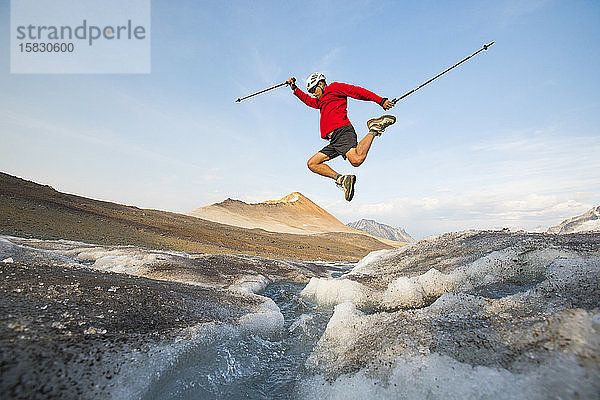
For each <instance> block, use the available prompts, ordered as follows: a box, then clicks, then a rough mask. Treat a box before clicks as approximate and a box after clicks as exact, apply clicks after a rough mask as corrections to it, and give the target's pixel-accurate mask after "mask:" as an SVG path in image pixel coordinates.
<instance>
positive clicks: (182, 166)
mask: <svg viewBox="0 0 600 400" xmlns="http://www.w3.org/2000/svg"><path fill="white" fill-rule="evenodd" d="M107 3H110V1H109V0H107ZM151 12H152V26H151V40H152V45H151V51H152V64H151V73H150V74H37V75H35V74H11V73H10V60H9V57H8V55H9V47H10V34H11V32H10V3H9V2H8V1H6V0H0V24H1V32H2V40H1V41H0V52H2V54H5V55H7V56H6V57H3V58H2V63H0V135H1V138H2V140H1V141H2V145H1V146H0V170H1V171H3V172H6V173H10V174H13V175H17V176H20V177H23V178H26V179H30V180H34V181H37V182H40V183H44V184H50V185H52V186H54V187H55V188H56V189H57V190H61V191H65V192H69V193H75V194H80V195H84V196H87V197H93V198H97V199H102V200H109V201H113V202H118V203H124V204H129V205H136V206H139V207H144V208H156V209H162V210H169V211H175V212H187V211H190V210H192V209H194V208H197V207H201V206H204V205H208V204H212V203H215V202H219V201H222V200H224V199H226V198H235V199H240V200H243V201H246V202H261V201H264V200H272V199H278V198H281V197H283V196H285V195H286V194H288V193H290V192H293V191H300V192H302V193H303V194H305V195H306V196H308V197H309V198H310V199H312V200H313V201H315V202H316V203H317V204H319V205H321V206H322V207H324V208H326V209H327V210H328V211H330V212H331V213H332V214H333V215H335V216H336V217H338V218H339V219H340V220H341V221H342V222H345V223H346V222H351V221H354V220H357V219H360V218H370V219H375V220H377V221H379V222H382V223H386V224H389V225H393V226H401V227H403V228H405V229H406V230H407V231H408V232H409V233H410V234H412V235H413V236H414V237H416V238H420V237H423V236H426V235H431V234H436V233H443V232H448V231H455V230H462V229H471V228H473V229H488V228H502V227H510V228H514V229H536V228H540V227H548V226H551V225H556V224H558V223H560V222H561V221H562V220H564V219H566V218H569V217H571V216H575V215H578V214H580V213H583V212H585V211H587V210H588V209H589V208H591V207H593V206H596V205H599V204H600V157H599V156H598V155H599V154H600V128H599V127H600V95H599V94H598V93H599V92H600V77H599V75H598V67H599V65H600V50H598V39H600V24H599V23H598V22H599V21H600V3H599V2H597V1H578V0H576V1H535V0H532V1H516V0H508V1H501V0H500V1H499V0H496V1H453V2H443V1H411V2H408V1H373V2H369V1H347V0H345V1H335V2H321V1H303V2H299V1H298V2H295V1H269V2H266V1H256V2H250V1H244V2H242V1H239V2H229V1H227V2H226V1H214V2H198V1H153V2H152V8H151ZM490 41H495V42H496V43H495V45H494V46H493V47H492V48H491V49H490V50H489V51H487V52H485V53H482V54H480V55H478V56H477V57H475V58H473V59H472V60H470V61H468V62H467V63H465V64H463V65H461V66H460V67H459V68H457V69H455V70H453V71H451V72H450V73H448V74H447V75H445V76H444V77H442V78H440V79H439V80H437V81H435V82H433V83H432V84H430V85H428V86H426V87H425V88H423V89H421V90H420V91H418V92H417V93H415V94H413V95H411V96H409V97H408V98H406V99H405V100H403V101H402V102H400V103H398V105H397V106H396V107H395V108H394V109H393V110H392V114H394V115H395V116H396V117H397V118H398V122H397V123H396V124H395V125H394V126H393V127H391V128H389V129H388V130H387V131H386V132H385V133H384V135H383V136H382V137H381V138H377V139H376V140H375V142H374V144H373V147H372V148H371V151H370V153H369V156H368V158H367V160H366V162H365V163H364V164H363V165H362V166H361V167H359V168H353V167H351V166H350V164H348V163H347V162H345V161H343V160H342V159H341V158H338V159H336V160H333V161H332V162H331V166H332V167H333V168H334V169H336V170H338V172H340V173H354V174H356V175H357V177H358V182H357V187H356V196H355V198H354V200H353V201H352V202H350V203H348V202H346V201H345V200H344V198H343V193H342V192H341V191H340V190H338V189H337V188H336V187H335V185H334V184H333V182H332V181H330V180H328V179H325V178H322V177H319V176H317V175H315V174H313V173H311V172H310V171H309V170H308V169H307V168H306V160H308V158H309V157H310V156H312V155H313V154H314V153H316V152H317V151H318V150H319V149H321V148H322V147H323V146H324V145H325V141H323V140H322V139H320V137H319V132H318V118H319V115H318V111H316V110H313V109H310V108H308V107H306V106H305V105H304V104H302V103H301V102H300V101H299V100H298V99H296V98H295V97H294V96H293V95H291V94H290V91H289V89H287V88H280V89H277V90H275V91H272V92H269V93H267V94H264V95H261V96H257V97H255V98H252V99H249V100H246V101H244V102H242V103H239V104H238V103H235V99H237V98H238V97H240V96H244V95H246V94H249V93H252V92H254V91H257V90H260V89H263V88H265V87H268V86H271V85H274V84H277V83H279V82H283V81H285V80H286V79H287V78H288V77H289V76H296V77H297V78H298V79H299V80H300V81H302V82H303V81H304V80H305V79H306V77H307V76H308V75H309V74H310V73H312V72H314V71H321V72H323V73H325V75H327V77H328V79H329V81H340V82H346V83H351V84H356V85H359V86H363V87H365V88H367V89H369V90H372V91H374V92H375V93H377V94H379V95H381V96H384V97H397V96H400V95H401V94H403V93H404V92H406V91H408V90H410V89H413V88H414V87H416V86H418V85H419V84H420V83H422V82H424V81H425V80H427V79H429V78H430V77H432V76H433V75H435V74H437V73H438V72H440V71H442V70H443V69H445V68H446V67H448V66H450V65H452V64H454V63H455V62H457V61H458V60H460V59H462V58H463V57H465V56H467V55H469V54H471V53H472V52H474V51H476V50H477V49H479V48H481V46H482V45H483V44H484V43H487V42H490ZM348 109H349V117H350V120H351V121H352V123H353V124H354V126H355V128H356V130H357V133H358V134H359V139H360V138H361V137H362V136H364V134H365V133H366V129H365V121H367V120H368V119H370V118H372V117H375V116H379V115H381V114H382V109H381V108H380V107H379V106H378V105H376V104H374V103H370V102H362V101H357V100H349V107H348Z"/></svg>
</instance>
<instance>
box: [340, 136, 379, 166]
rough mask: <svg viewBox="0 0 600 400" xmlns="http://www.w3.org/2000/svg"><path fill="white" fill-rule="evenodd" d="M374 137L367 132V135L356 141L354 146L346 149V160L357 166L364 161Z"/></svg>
mask: <svg viewBox="0 0 600 400" xmlns="http://www.w3.org/2000/svg"><path fill="white" fill-rule="evenodd" d="M374 138H375V136H373V135H372V134H370V133H367V135H366V136H365V137H364V138H363V139H362V140H361V141H360V142H359V143H358V145H357V146H356V147H354V148H352V149H350V150H348V152H347V153H346V157H347V158H348V161H350V164H352V165H353V166H355V167H358V166H360V165H361V164H362V163H363V162H364V161H365V159H366V158H367V154H368V153H369V149H370V148H371V144H372V143H373V139H374Z"/></svg>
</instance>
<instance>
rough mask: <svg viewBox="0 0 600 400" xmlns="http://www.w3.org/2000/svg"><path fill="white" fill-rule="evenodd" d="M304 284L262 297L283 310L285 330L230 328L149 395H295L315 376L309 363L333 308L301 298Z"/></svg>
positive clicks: (195, 349)
mask: <svg viewBox="0 0 600 400" xmlns="http://www.w3.org/2000/svg"><path fill="white" fill-rule="evenodd" d="M303 287H304V285H297V284H293V283H275V284H272V285H270V286H268V287H267V288H266V290H265V291H264V292H262V293H261V295H263V296H266V297H270V298H271V299H273V300H274V301H275V303H276V304H277V305H278V307H279V308H280V310H281V312H282V314H283V316H284V319H285V325H284V329H283V330H282V331H280V332H277V333H274V334H272V335H268V336H264V335H261V336H258V335H255V334H249V333H245V332H243V331H240V330H237V329H225V330H222V331H219V334H216V335H210V336H209V337H206V338H203V339H201V340H200V342H199V343H196V344H194V345H193V346H192V347H191V348H190V349H189V350H188V351H187V352H186V353H185V354H183V355H181V356H180V357H179V358H178V360H177V362H176V363H175V364H174V365H173V366H172V367H171V368H170V369H169V370H167V371H164V372H162V373H161V376H160V378H159V379H158V380H156V381H155V382H153V384H152V385H151V386H150V387H149V388H148V391H147V392H146V394H145V395H144V396H143V398H144V399H289V398H293V397H294V396H295V395H294V394H295V393H297V392H298V390H299V387H298V385H301V380H302V379H303V378H304V377H306V376H307V375H309V374H310V372H309V371H307V370H306V368H305V366H304V364H305V361H306V359H307V358H308V356H309V355H310V353H311V351H312V348H313V346H314V345H315V343H316V342H317V341H318V340H319V337H320V336H321V335H322V334H323V331H324V330H325V326H326V325H327V321H328V320H329V318H330V317H331V314H332V312H333V310H332V309H331V308H323V307H318V306H317V305H315V304H313V303H310V302H308V301H306V300H304V299H302V298H301V297H300V296H299V293H300V291H301V290H302V288H303Z"/></svg>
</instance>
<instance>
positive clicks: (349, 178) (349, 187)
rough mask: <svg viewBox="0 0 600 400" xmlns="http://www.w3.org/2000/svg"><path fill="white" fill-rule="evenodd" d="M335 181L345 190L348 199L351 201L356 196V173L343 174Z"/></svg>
mask: <svg viewBox="0 0 600 400" xmlns="http://www.w3.org/2000/svg"><path fill="white" fill-rule="evenodd" d="M335 183H336V184H337V185H338V186H339V187H340V188H341V189H342V190H344V195H345V196H346V200H348V201H350V200H352V198H353V197H354V184H355V183H356V176H355V175H342V176H340V177H339V178H338V180H337V181H335Z"/></svg>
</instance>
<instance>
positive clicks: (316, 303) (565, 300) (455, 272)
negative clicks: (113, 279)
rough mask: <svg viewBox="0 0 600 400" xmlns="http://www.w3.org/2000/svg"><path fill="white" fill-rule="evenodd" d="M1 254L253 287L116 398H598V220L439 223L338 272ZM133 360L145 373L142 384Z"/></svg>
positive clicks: (0, 241)
mask: <svg viewBox="0 0 600 400" xmlns="http://www.w3.org/2000/svg"><path fill="white" fill-rule="evenodd" d="M9 258H10V260H11V261H10V262H26V263H31V264H35V262H40V261H43V262H44V263H57V264H60V265H68V264H69V263H74V264H84V265H87V266H89V267H92V268H98V269H103V270H109V271H118V272H126V273H132V274H142V275H144V276H148V277H153V278H156V279H171V280H179V281H186V282H190V283H193V284H195V285H205V286H211V287H218V288H219V289H225V290H229V291H232V292H237V293H240V295H242V294H243V295H245V296H247V295H248V293H255V294H256V295H259V296H262V297H263V298H264V302H263V305H264V310H263V314H262V318H257V317H256V314H259V315H260V312H258V313H253V316H252V318H250V317H248V318H249V319H250V320H251V321H246V322H245V320H244V317H242V318H240V320H239V321H238V322H239V323H238V324H231V325H221V326H216V327H214V329H212V330H205V331H203V333H202V334H198V335H196V336H194V338H191V339H190V338H186V339H182V340H180V341H179V342H178V344H177V346H179V347H178V348H181V346H182V345H181V343H182V342H184V343H185V344H186V345H185V346H184V350H178V351H172V352H167V354H172V357H171V359H170V360H169V361H168V362H163V363H160V364H158V365H160V367H157V366H153V368H155V370H152V371H147V370H145V368H148V367H147V366H144V365H143V364H141V365H138V367H137V368H138V370H134V371H132V370H129V371H126V372H124V373H123V377H122V382H124V384H123V385H121V387H120V388H119V390H118V391H115V392H113V393H111V395H112V396H113V397H121V398H130V397H132V396H133V397H134V398H136V397H137V398H146V399H156V398H161V399H164V398H189V399H192V398H207V399H209V398H234V399H235V398H253V399H254V398H257V399H260V398H264V399H287V398H298V399H315V398H323V399H364V398H377V399H386V398H389V399H437V398H439V399H442V398H443V399H480V398H487V399H522V398H527V399H598V398H600V234H577V235H549V234H531V233H511V232H504V231H499V232H487V231H486V232H482V231H469V232H460V233H450V234H446V235H440V236H436V237H432V238H427V239H424V240H422V241H420V242H418V243H415V244H411V245H408V246H405V247H403V248H400V249H395V250H383V251H379V252H374V253H371V254H370V255H368V256H367V257H365V258H364V259H363V260H361V261H360V262H359V263H358V264H355V265H353V268H352V269H351V270H350V271H349V272H346V271H345V270H344V269H346V270H348V269H350V267H349V266H346V267H345V268H344V266H343V265H337V266H336V265H327V266H323V265H320V266H319V265H316V264H314V263H301V262H292V261H280V260H269V259H260V258H256V257H245V256H243V257H242V256H240V257H238V256H207V255H190V254H185V253H172V252H158V251H152V250H145V249H140V248H135V247H100V246H93V245H88V244H83V243H77V242H65V241H35V240H30V239H18V238H12V237H0V261H1V260H8V259H9ZM6 262H8V261H6ZM324 267H325V268H324ZM344 272H346V273H344ZM306 283H308V284H306ZM247 326H251V327H252V329H247ZM174 346H175V345H174ZM163 354H164V353H163ZM136 373H138V374H140V376H144V377H145V379H147V378H148V377H150V379H148V381H147V383H146V384H145V385H144V387H143V388H142V389H140V388H139V384H138V385H137V386H136V385H134V384H132V383H131V382H134V381H135V376H136ZM128 382H129V383H128ZM133 388H136V389H135V390H133Z"/></svg>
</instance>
